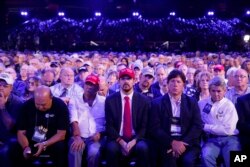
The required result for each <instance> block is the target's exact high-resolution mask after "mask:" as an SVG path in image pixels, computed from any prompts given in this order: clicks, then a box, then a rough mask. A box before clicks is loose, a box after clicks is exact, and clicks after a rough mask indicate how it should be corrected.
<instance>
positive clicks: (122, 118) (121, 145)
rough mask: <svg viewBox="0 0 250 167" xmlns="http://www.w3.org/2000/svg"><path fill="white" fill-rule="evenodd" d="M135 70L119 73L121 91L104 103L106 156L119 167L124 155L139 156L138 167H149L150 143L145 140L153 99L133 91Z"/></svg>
mask: <svg viewBox="0 0 250 167" xmlns="http://www.w3.org/2000/svg"><path fill="white" fill-rule="evenodd" d="M134 83H135V74H134V71H133V70H131V69H129V68H125V69H123V70H121V71H120V72H119V84H120V91H119V92H116V93H114V94H112V95H110V96H109V97H107V99H106V102H105V117H106V132H107V137H108V142H107V147H106V151H107V152H106V158H107V166H108V167H119V166H121V165H119V160H120V159H121V157H122V156H123V157H128V158H130V157H131V156H133V155H134V154H135V155H136V166H138V167H147V166H148V165H149V162H148V159H149V157H148V154H149V150H148V145H147V143H146V141H145V139H144V137H145V133H146V127H147V120H148V110H149V107H150V102H149V99H148V98H147V97H145V96H144V95H141V94H140V93H137V92H134V90H133V85H134Z"/></svg>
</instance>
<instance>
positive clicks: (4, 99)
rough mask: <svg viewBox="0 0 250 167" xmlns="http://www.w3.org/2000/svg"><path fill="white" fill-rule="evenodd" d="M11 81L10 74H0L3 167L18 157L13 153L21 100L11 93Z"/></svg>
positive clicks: (0, 129) (0, 151)
mask: <svg viewBox="0 0 250 167" xmlns="http://www.w3.org/2000/svg"><path fill="white" fill-rule="evenodd" d="M13 83H14V79H13V78H12V76H11V75H10V74H7V73H1V74H0V164H1V165H2V166H5V167H8V166H10V165H13V166H14V164H10V162H12V163H14V162H16V161H17V159H18V157H17V156H16V155H17V154H15V153H16V147H17V146H18V143H17V139H16V128H15V127H16V118H17V113H18V112H17V110H18V108H19V107H20V106H21V104H22V102H21V100H20V98H18V97H17V96H16V95H14V94H13V93H11V91H12V87H13ZM10 155H11V156H10ZM10 158H13V160H11V159H10ZM14 159H15V160H14Z"/></svg>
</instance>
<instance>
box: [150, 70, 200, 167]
mask: <svg viewBox="0 0 250 167" xmlns="http://www.w3.org/2000/svg"><path fill="white" fill-rule="evenodd" d="M185 82H186V78H185V75H184V74H183V73H182V72H181V71H179V70H173V71H171V72H170V73H169V75H168V77H167V83H168V93H167V94H165V95H164V96H162V97H160V98H157V99H155V100H154V101H153V102H152V106H151V112H150V117H149V120H150V122H149V125H150V126H149V134H150V137H151V138H152V139H153V140H154V141H156V143H157V144H159V149H160V151H159V153H160V157H161V161H160V162H161V164H160V166H161V167H172V166H173V167H174V166H176V165H177V164H180V166H183V167H184V166H188V167H193V166H195V162H196V159H197V157H198V156H199V153H200V143H199V141H200V136H201V132H202V121H201V116H200V110H199V107H198V103H197V101H196V100H195V99H193V98H191V97H189V96H187V95H185V94H183V90H184V85H185Z"/></svg>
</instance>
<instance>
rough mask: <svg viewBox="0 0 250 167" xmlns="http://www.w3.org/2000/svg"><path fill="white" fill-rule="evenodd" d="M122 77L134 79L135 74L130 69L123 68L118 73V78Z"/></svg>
mask: <svg viewBox="0 0 250 167" xmlns="http://www.w3.org/2000/svg"><path fill="white" fill-rule="evenodd" d="M123 76H128V77H130V78H133V79H134V78H135V72H134V71H133V70H132V69H130V68H124V69H122V70H121V71H120V72H119V78H122V77H123Z"/></svg>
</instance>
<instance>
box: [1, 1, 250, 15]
mask: <svg viewBox="0 0 250 167" xmlns="http://www.w3.org/2000/svg"><path fill="white" fill-rule="evenodd" d="M20 8H24V9H28V10H29V11H30V12H31V13H33V15H34V16H39V15H41V16H42V15H43V16H46V15H47V16H51V15H52V14H53V13H56V12H57V11H58V10H63V11H65V12H66V13H67V15H68V16H72V17H80V16H82V17H84V16H86V17H89V16H91V15H93V13H94V12H95V11H97V10H98V11H101V12H102V13H103V16H106V17H126V16H129V15H130V14H131V12H132V11H134V10H138V11H139V12H140V13H141V14H142V15H143V16H144V17H149V18H150V17H165V16H167V15H168V14H169V12H171V11H176V13H177V15H178V16H181V17H201V16H203V15H204V14H205V13H206V12H207V11H208V10H209V9H213V10H214V11H215V12H216V14H217V15H218V16H221V17H238V16H241V15H243V14H244V13H245V11H246V10H247V9H250V0H5V4H4V9H5V10H4V11H5V12H10V13H14V12H17V11H18V10H19V9H20Z"/></svg>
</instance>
